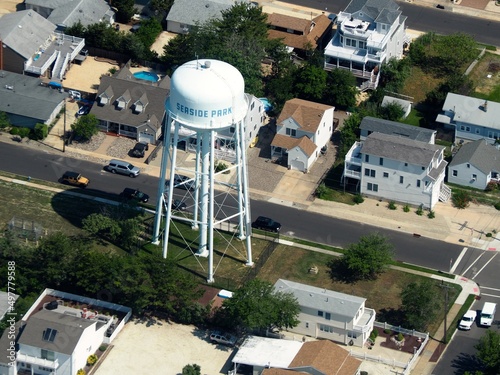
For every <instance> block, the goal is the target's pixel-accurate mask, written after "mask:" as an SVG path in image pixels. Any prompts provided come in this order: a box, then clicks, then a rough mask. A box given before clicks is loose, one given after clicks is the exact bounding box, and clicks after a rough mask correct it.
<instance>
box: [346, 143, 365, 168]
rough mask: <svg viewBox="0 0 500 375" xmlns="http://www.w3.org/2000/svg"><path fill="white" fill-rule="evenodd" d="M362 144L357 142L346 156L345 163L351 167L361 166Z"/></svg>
mask: <svg viewBox="0 0 500 375" xmlns="http://www.w3.org/2000/svg"><path fill="white" fill-rule="evenodd" d="M362 146H363V143H362V142H355V143H354V144H353V145H352V146H351V149H350V150H349V152H348V153H347V154H346V156H345V163H346V164H347V163H348V164H350V165H361V162H362V160H361V147H362Z"/></svg>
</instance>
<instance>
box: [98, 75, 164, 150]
mask: <svg viewBox="0 0 500 375" xmlns="http://www.w3.org/2000/svg"><path fill="white" fill-rule="evenodd" d="M169 93H170V77H168V76H165V77H163V78H162V79H160V80H159V81H158V82H152V81H147V80H143V79H137V78H135V77H134V75H133V74H132V73H131V72H130V70H129V68H128V67H127V66H125V67H123V68H122V69H121V70H120V71H118V72H116V73H115V74H114V75H113V76H103V77H101V82H100V84H99V89H98V91H97V95H96V104H95V105H93V106H92V109H91V110H90V114H92V115H94V116H96V117H97V119H98V120H99V128H100V129H101V130H102V131H105V132H110V133H115V134H118V135H122V136H125V137H129V138H133V139H135V140H137V141H139V142H148V143H151V144H156V142H157V141H158V139H159V138H160V136H161V132H162V124H163V122H164V119H165V112H166V111H165V100H166V98H167V97H168V95H169Z"/></svg>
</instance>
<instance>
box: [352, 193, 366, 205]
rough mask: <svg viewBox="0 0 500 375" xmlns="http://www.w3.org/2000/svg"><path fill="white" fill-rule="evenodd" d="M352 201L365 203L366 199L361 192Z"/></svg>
mask: <svg viewBox="0 0 500 375" xmlns="http://www.w3.org/2000/svg"><path fill="white" fill-rule="evenodd" d="M352 201H353V202H354V203H356V204H360V203H363V202H364V201H365V198H363V196H362V195H361V194H356V195H355V196H354V197H353V198H352Z"/></svg>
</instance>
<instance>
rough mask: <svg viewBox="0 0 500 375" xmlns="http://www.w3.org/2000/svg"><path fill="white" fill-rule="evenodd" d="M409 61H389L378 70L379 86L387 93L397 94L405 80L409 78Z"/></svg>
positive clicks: (394, 59) (393, 59)
mask: <svg viewBox="0 0 500 375" xmlns="http://www.w3.org/2000/svg"><path fill="white" fill-rule="evenodd" d="M410 69H411V66H410V60H409V59H399V60H398V59H396V58H392V59H390V60H389V61H388V62H387V63H386V64H383V65H382V69H381V70H380V86H382V87H383V88H385V90H387V91H393V92H399V91H401V90H402V89H403V87H404V83H405V81H406V79H407V78H408V77H409V76H410V73H411V71H410Z"/></svg>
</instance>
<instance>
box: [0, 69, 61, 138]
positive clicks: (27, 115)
mask: <svg viewBox="0 0 500 375" xmlns="http://www.w3.org/2000/svg"><path fill="white" fill-rule="evenodd" d="M67 97H68V93H67V92H60V91H59V90H55V89H52V88H49V87H47V86H46V85H43V86H42V80H41V79H40V78H35V77H30V76H27V75H22V74H16V73H12V72H6V71H0V112H5V113H6V114H7V117H8V119H9V122H10V123H11V124H12V125H14V126H18V127H26V128H30V129H33V128H34V127H35V125H36V124H47V125H50V124H51V123H52V122H53V121H55V120H56V117H57V115H58V114H59V113H60V112H61V110H62V109H63V107H64V100H65V99H66V98H67Z"/></svg>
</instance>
